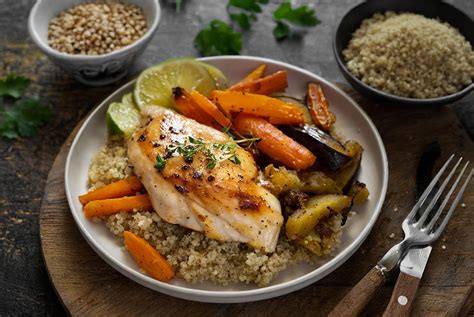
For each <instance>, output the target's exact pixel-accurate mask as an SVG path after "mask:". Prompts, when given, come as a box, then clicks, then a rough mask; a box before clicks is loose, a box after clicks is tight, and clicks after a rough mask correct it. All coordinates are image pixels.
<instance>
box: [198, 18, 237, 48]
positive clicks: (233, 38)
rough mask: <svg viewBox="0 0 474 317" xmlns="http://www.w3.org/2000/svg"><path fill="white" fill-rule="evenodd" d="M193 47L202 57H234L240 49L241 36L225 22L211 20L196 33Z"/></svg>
mask: <svg viewBox="0 0 474 317" xmlns="http://www.w3.org/2000/svg"><path fill="white" fill-rule="evenodd" d="M194 46H195V47H196V49H197V50H199V51H200V52H201V53H202V54H203V55H204V56H214V55H235V54H239V53H240V50H241V49H242V34H240V33H239V32H236V31H234V29H232V27H230V26H229V25H228V24H227V23H225V22H222V21H220V20H212V21H211V23H209V25H208V26H207V27H206V28H204V29H203V30H201V31H200V32H199V33H198V35H197V36H196V38H195V39H194Z"/></svg>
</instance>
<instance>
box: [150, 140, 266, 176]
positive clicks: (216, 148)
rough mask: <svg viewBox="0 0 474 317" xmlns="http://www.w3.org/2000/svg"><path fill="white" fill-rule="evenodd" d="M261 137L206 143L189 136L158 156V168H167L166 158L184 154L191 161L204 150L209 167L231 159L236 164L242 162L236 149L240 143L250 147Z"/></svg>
mask: <svg viewBox="0 0 474 317" xmlns="http://www.w3.org/2000/svg"><path fill="white" fill-rule="evenodd" d="M259 140H260V139H259V138H252V139H242V140H236V141H234V140H232V141H229V142H225V143H205V142H204V141H203V140H201V139H196V138H193V137H191V136H190V137H188V139H187V140H185V141H184V142H174V143H171V144H169V145H168V146H167V147H166V150H165V157H162V156H160V155H157V156H156V165H155V167H156V169H157V170H159V171H160V172H162V171H163V170H164V168H165V164H166V159H168V158H170V157H172V156H176V155H182V156H183V159H184V160H185V161H186V162H187V163H191V162H192V161H193V159H194V156H195V155H196V153H198V152H202V153H203V154H204V156H205V158H206V161H207V168H208V169H214V168H215V167H216V166H217V165H218V164H219V163H221V162H224V161H226V160H229V161H230V162H232V163H234V164H240V163H241V161H240V159H239V158H238V156H237V153H236V149H237V146H238V144H244V146H245V147H250V146H252V145H253V144H255V142H257V141H259Z"/></svg>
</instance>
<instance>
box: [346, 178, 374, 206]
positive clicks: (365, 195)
mask: <svg viewBox="0 0 474 317" xmlns="http://www.w3.org/2000/svg"><path fill="white" fill-rule="evenodd" d="M348 195H349V196H351V197H352V204H357V205H358V204H363V203H365V202H366V201H367V200H368V199H369V190H368V189H367V186H366V185H365V184H364V183H361V182H358V181H355V182H354V183H353V184H352V186H351V188H350V189H349V193H348Z"/></svg>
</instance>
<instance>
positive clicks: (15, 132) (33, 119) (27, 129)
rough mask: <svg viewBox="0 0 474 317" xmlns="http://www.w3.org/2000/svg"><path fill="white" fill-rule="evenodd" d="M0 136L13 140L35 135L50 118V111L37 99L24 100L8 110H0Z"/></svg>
mask: <svg viewBox="0 0 474 317" xmlns="http://www.w3.org/2000/svg"><path fill="white" fill-rule="evenodd" d="M0 114H1V115H0V136H2V137H5V138H8V139H14V138H18V137H20V136H22V137H29V136H33V135H35V134H36V132H37V131H38V128H39V127H41V126H42V125H44V124H45V123H46V122H48V120H49V119H50V118H51V110H50V109H49V108H48V107H46V106H43V105H41V104H40V102H39V101H38V100H37V99H26V100H21V101H18V102H16V103H15V105H14V106H13V107H11V108H9V109H6V108H4V107H2V108H1V109H0Z"/></svg>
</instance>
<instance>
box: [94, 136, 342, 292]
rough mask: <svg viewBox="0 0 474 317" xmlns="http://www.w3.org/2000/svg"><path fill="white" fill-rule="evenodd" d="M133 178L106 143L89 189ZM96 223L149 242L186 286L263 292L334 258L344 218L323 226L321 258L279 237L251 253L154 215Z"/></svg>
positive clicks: (117, 149) (120, 149) (119, 146)
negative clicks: (292, 269)
mask: <svg viewBox="0 0 474 317" xmlns="http://www.w3.org/2000/svg"><path fill="white" fill-rule="evenodd" d="M132 173H133V170H132V168H131V167H130V166H129V164H128V159H127V153H126V147H125V143H124V142H123V141H120V140H109V142H108V143H107V144H106V145H104V146H103V147H102V148H101V150H100V151H99V153H98V154H97V156H96V157H95V158H94V159H93V160H92V162H91V165H90V168H89V186H90V188H91V189H94V188H99V187H102V186H104V185H106V184H109V183H111V182H113V181H116V180H118V179H123V178H126V177H128V176H130V175H132ZM94 220H95V221H104V222H105V224H106V226H107V228H108V229H109V230H110V232H111V233H113V234H114V235H116V236H117V237H118V238H119V239H120V240H121V241H122V243H123V232H124V230H128V231H131V232H133V233H134V234H136V235H138V236H140V237H142V238H143V239H145V240H147V241H148V242H149V243H150V244H151V245H153V246H154V247H155V248H156V249H157V250H158V251H159V252H160V253H161V254H162V255H163V256H164V257H166V259H167V261H168V262H169V263H170V265H171V266H172V267H173V269H174V270H175V272H176V274H177V276H178V277H181V278H183V279H184V280H186V281H188V282H191V283H199V282H203V281H210V282H213V283H215V284H220V285H228V284H231V283H239V282H240V283H247V284H249V283H255V284H257V285H258V286H260V287H262V286H266V285H268V284H269V283H270V282H271V281H272V279H273V278H274V277H275V276H276V275H277V274H278V273H279V272H281V271H282V270H284V269H285V268H287V267H288V266H289V265H292V264H297V263H301V262H305V263H310V264H316V263H318V261H319V260H320V259H321V256H325V255H330V254H332V253H333V252H334V250H335V249H336V247H337V246H338V245H339V243H340V237H341V223H342V216H341V214H339V213H337V214H333V215H331V216H330V217H329V218H328V219H327V220H326V225H327V226H330V227H331V229H332V231H333V234H331V235H329V236H326V237H321V239H320V240H319V241H318V242H319V244H320V249H321V254H320V256H317V255H315V254H313V253H312V252H310V251H309V250H308V249H306V248H304V247H302V246H299V245H297V244H294V243H292V242H290V241H289V240H288V239H287V238H286V236H285V235H284V234H281V235H280V238H279V240H278V243H277V247H276V250H275V252H273V253H265V252H263V251H259V250H255V249H253V248H251V247H249V246H247V245H246V244H245V243H240V242H222V241H217V240H213V239H210V238H208V237H206V236H205V235H204V234H203V233H201V232H197V231H193V230H190V229H187V228H184V227H181V226H179V225H174V224H170V223H168V222H165V221H164V220H162V219H161V218H160V216H159V215H158V214H157V213H155V212H143V211H136V212H133V213H126V212H121V213H118V214H114V215H111V216H108V217H104V218H95V219H94ZM124 249H125V246H124Z"/></svg>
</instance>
